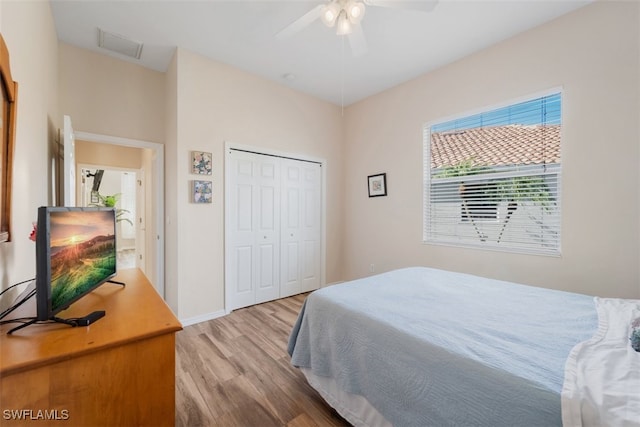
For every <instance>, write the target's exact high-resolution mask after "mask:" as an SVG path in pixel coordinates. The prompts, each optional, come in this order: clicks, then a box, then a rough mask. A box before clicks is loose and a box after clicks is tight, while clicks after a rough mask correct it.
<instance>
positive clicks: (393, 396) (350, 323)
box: [288, 267, 598, 427]
mask: <svg viewBox="0 0 640 427" xmlns="http://www.w3.org/2000/svg"><path fill="white" fill-rule="evenodd" d="M597 326H598V316H597V313H596V309H595V305H594V302H593V298H592V297H589V296H586V295H578V294H570V293H566V292H560V291H553V290H549V289H542V288H533V287H530V286H524V285H518V284H514V283H507V282H500V281H496V280H490V279H485V278H480V277H477V276H471V275H464V274H460V273H453V272H445V271H442V270H434V269H427V268H419V267H416V268H408V269H401V270H396V271H393V272H388V273H384V274H380V275H376V276H371V277H368V278H365V279H360V280H355V281H352V282H348V283H343V284H340V285H336V286H332V287H329V288H323V289H321V290H319V291H315V292H313V293H312V294H311V295H309V297H308V298H307V300H306V301H305V304H304V305H303V308H302V310H301V312H300V315H299V317H298V321H297V322H296V324H295V325H294V328H293V331H292V334H291V336H290V340H289V348H288V351H289V354H290V355H291V358H292V359H291V360H292V363H293V365H294V366H297V367H299V368H301V369H305V370H306V371H307V373H308V372H309V371H310V372H311V373H312V374H313V375H314V376H315V377H316V379H318V378H321V377H323V378H327V379H329V380H330V381H333V382H334V383H335V384H336V385H337V389H338V390H341V391H343V392H345V393H347V394H348V395H347V398H345V397H342V396H341V395H340V394H336V393H335V392H332V391H331V390H330V389H329V388H328V387H321V388H324V391H325V392H328V393H323V392H321V394H323V396H325V398H326V400H327V401H329V403H330V404H331V405H332V406H334V407H335V408H336V409H337V410H338V411H339V412H341V413H342V414H343V416H345V418H347V419H349V416H350V415H349V414H346V413H345V412H347V411H349V410H350V409H349V408H348V407H347V401H351V399H350V397H351V396H353V395H355V396H361V397H363V398H364V399H366V401H367V402H368V404H369V405H371V406H372V407H374V408H375V409H376V410H377V411H378V412H379V413H380V414H381V415H382V416H383V417H384V419H385V420H388V422H389V423H391V424H393V425H395V426H398V427H407V426H415V427H425V426H434V427H443V426H451V427H460V426H470V427H471V426H473V427H478V426H486V427H498V426H504V427H515V426H521V427H532V426H544V427H550V426H560V425H561V424H562V419H561V418H562V416H561V402H560V400H561V399H560V394H561V391H562V386H563V378H564V367H565V362H566V360H567V356H568V355H569V353H570V351H571V350H572V348H573V347H574V346H575V345H576V344H578V343H580V342H582V341H585V340H588V339H589V338H590V337H592V336H593V335H594V333H595V332H596V331H597ZM307 373H306V374H307ZM306 374H305V375H306ZM310 382H311V381H310ZM314 382H315V383H316V384H315V385H317V383H318V382H317V381H314ZM312 385H314V384H313V383H312ZM315 385H314V386H315ZM334 388H336V387H334ZM331 394H333V397H331ZM326 395H329V397H327V396H326ZM353 412H354V413H355V412H356V411H353ZM350 421H351V420H350ZM351 422H353V423H354V424H356V425H358V424H361V425H368V422H367V421H364V422H362V423H360V422H359V421H357V420H353V421H351Z"/></svg>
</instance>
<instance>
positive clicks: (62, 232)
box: [36, 206, 117, 326]
mask: <svg viewBox="0 0 640 427" xmlns="http://www.w3.org/2000/svg"><path fill="white" fill-rule="evenodd" d="M116 258H117V254H116V214H115V209H113V208H101V207H87V208H81V207H46V206H45V207H40V208H39V209H38V228H37V234H36V307H37V320H39V321H45V320H51V319H54V320H60V319H56V318H55V316H56V314H57V313H59V312H60V311H62V310H64V309H66V308H68V307H69V306H70V305H71V304H72V303H74V302H75V301H77V300H78V299H80V298H82V297H83V296H85V295H87V294H88V293H89V292H91V291H92V290H94V289H95V288H97V287H98V286H100V285H101V284H103V283H105V282H106V281H108V280H110V279H111V278H113V277H114V276H115V275H116ZM102 314H104V312H103V313H102ZM74 326H75V324H74Z"/></svg>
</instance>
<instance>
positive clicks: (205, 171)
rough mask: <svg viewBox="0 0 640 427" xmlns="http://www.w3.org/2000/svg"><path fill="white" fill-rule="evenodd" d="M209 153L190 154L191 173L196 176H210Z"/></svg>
mask: <svg viewBox="0 0 640 427" xmlns="http://www.w3.org/2000/svg"><path fill="white" fill-rule="evenodd" d="M211 158H212V156H211V153H206V152H204V151H192V152H191V172H192V173H195V174H198V175H211V168H212V166H211Z"/></svg>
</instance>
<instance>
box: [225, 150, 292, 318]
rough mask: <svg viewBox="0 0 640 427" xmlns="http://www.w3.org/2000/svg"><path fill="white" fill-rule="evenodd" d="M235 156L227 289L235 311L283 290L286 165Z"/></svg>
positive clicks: (259, 157)
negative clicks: (282, 184) (282, 216)
mask: <svg viewBox="0 0 640 427" xmlns="http://www.w3.org/2000/svg"><path fill="white" fill-rule="evenodd" d="M229 156H230V171H229V183H228V186H229V193H228V203H229V210H228V212H229V218H228V228H227V235H226V236H227V239H228V245H229V247H228V249H227V282H228V283H227V287H226V289H227V291H228V292H229V293H230V294H229V305H230V307H228V308H229V309H230V310H233V309H236V308H240V307H246V306H248V305H252V304H256V303H260V302H264V301H269V300H273V299H276V298H278V297H279V294H280V285H279V265H280V243H279V240H280V221H279V218H280V166H279V159H278V158H276V157H270V156H262V155H258V154H254V153H247V152H242V151H235V150H232V151H231V153H230V154H229Z"/></svg>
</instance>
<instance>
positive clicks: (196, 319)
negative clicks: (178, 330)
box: [180, 310, 227, 327]
mask: <svg viewBox="0 0 640 427" xmlns="http://www.w3.org/2000/svg"><path fill="white" fill-rule="evenodd" d="M225 315H227V312H226V311H224V310H219V311H214V312H213V313H207V314H201V315H200V316H194V317H189V318H187V319H180V323H182V326H183V327H184V326H191V325H195V324H196V323H201V322H206V321H207V320H213V319H217V318H218V317H222V316H225Z"/></svg>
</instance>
